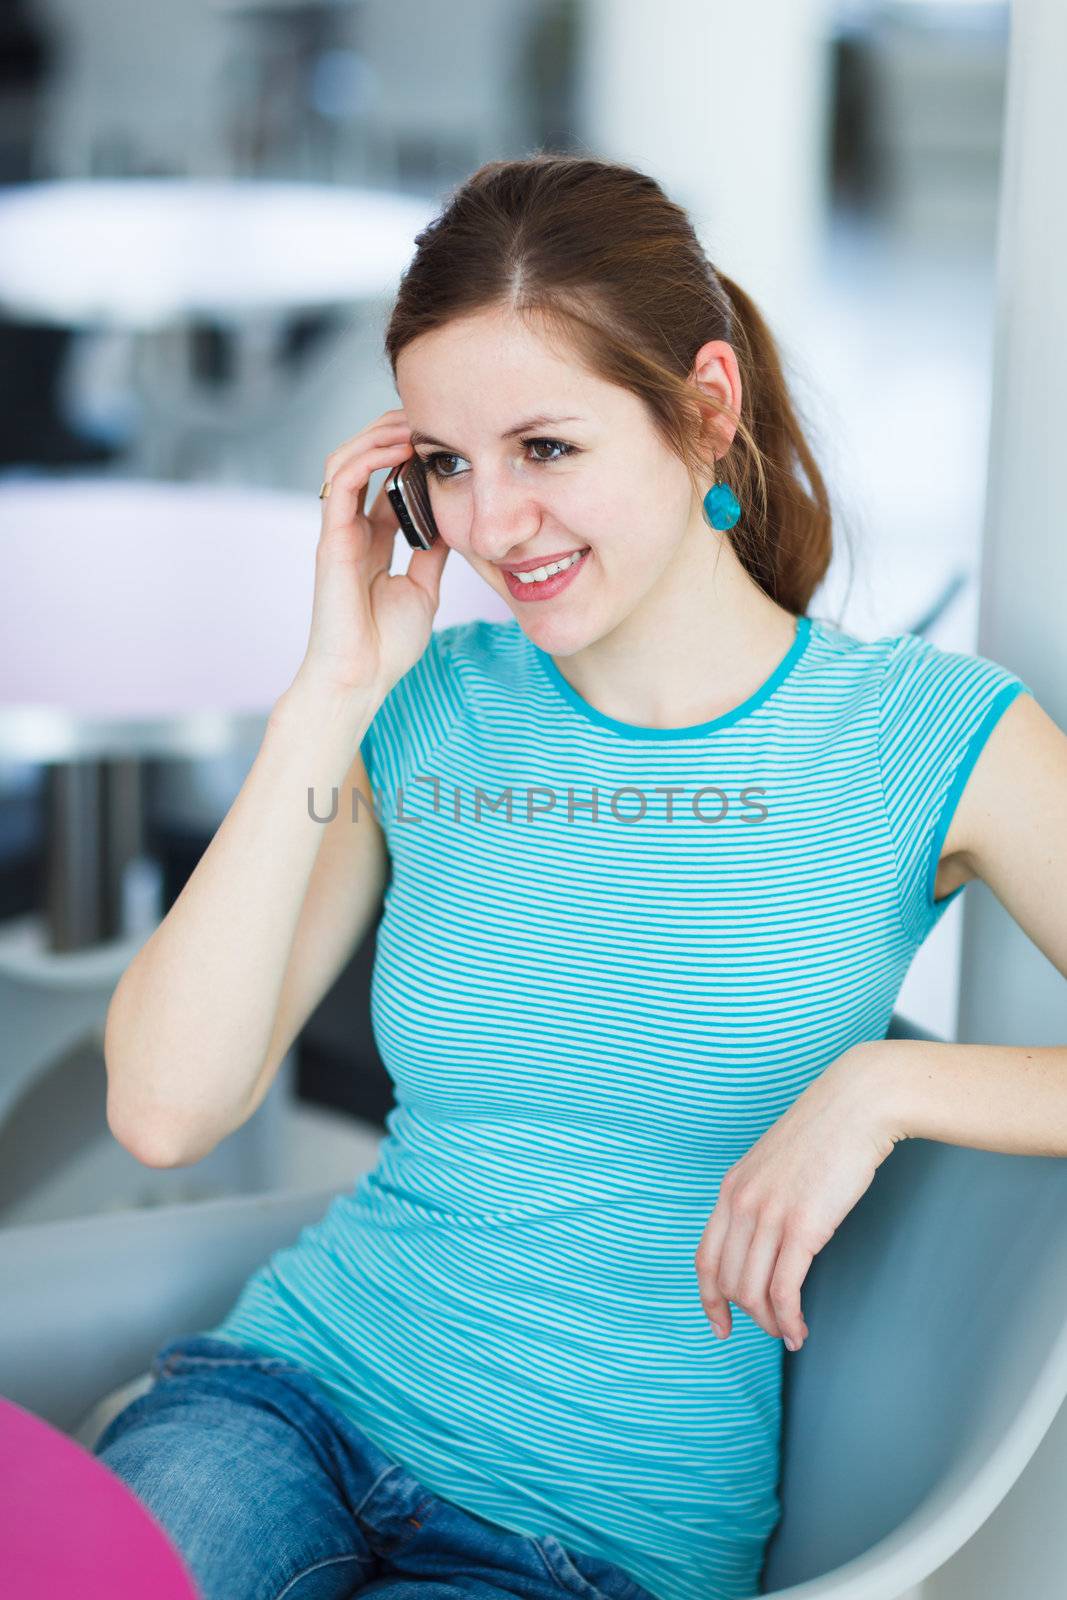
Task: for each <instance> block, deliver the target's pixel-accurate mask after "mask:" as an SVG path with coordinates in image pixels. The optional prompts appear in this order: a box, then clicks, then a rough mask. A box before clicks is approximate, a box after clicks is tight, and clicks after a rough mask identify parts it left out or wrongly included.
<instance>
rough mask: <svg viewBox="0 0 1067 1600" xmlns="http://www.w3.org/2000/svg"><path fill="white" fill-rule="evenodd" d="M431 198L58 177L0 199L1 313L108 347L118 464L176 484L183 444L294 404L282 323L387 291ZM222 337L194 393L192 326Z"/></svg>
mask: <svg viewBox="0 0 1067 1600" xmlns="http://www.w3.org/2000/svg"><path fill="white" fill-rule="evenodd" d="M435 210H436V204H435V202H433V201H432V200H430V199H425V198H421V197H415V196H411V195H406V194H399V193H392V192H388V191H383V190H377V189H369V188H356V187H342V186H338V185H329V184H312V183H287V182H274V181H268V180H260V179H195V178H114V179H110V178H109V179H97V178H94V179H62V180H55V181H49V182H41V183H27V184H12V185H8V186H6V187H2V188H0V315H3V316H6V317H8V318H9V319H11V320H15V321H18V320H22V321H37V322H47V323H51V324H53V325H58V326H62V327H67V328H71V329H74V330H77V331H79V332H81V333H82V334H83V335H85V336H86V337H94V338H100V337H101V336H105V337H106V336H111V337H113V338H118V339H119V340H120V341H121V343H122V345H123V348H124V350H125V351H126V364H127V366H128V372H129V381H130V386H131V389H132V391H133V393H134V394H135V395H136V396H137V401H138V405H139V408H140V410H141V419H140V423H139V427H138V431H137V433H136V434H135V435H134V438H133V441H132V446H131V454H130V456H129V457H128V460H127V465H128V466H129V467H130V468H131V470H134V471H140V472H151V473H159V474H161V475H167V474H170V475H175V476H181V475H183V469H184V468H186V467H187V466H188V462H189V456H190V450H191V448H192V443H193V441H194V440H196V439H197V438H199V439H200V440H201V441H204V440H206V441H208V444H209V446H210V443H211V442H212V441H213V440H214V441H215V442H216V443H217V442H218V441H220V440H223V439H224V438H225V437H226V436H227V435H234V434H242V435H247V433H248V431H249V430H250V429H251V428H254V426H255V424H256V422H257V421H258V420H261V419H266V418H268V417H271V416H276V415H277V413H278V411H279V409H280V408H282V407H284V406H285V405H286V404H292V403H293V400H294V394H293V391H294V388H295V385H294V381H293V374H292V371H291V370H289V369H288V368H287V366H286V362H285V360H284V355H283V341H284V339H285V337H286V335H287V334H288V331H289V328H290V326H291V324H292V322H293V319H294V318H297V317H302V316H308V315H313V314H315V313H322V312H335V313H338V314H342V313H346V312H347V313H351V314H357V313H358V312H359V310H360V309H361V308H363V307H365V306H366V305H367V304H368V303H374V302H376V301H378V300H380V299H381V298H382V297H384V296H387V295H390V294H391V293H393V292H394V291H395V289H396V286H397V283H398V280H399V277H400V274H401V272H402V271H403V269H404V267H406V266H407V264H408V262H409V261H410V259H411V256H412V254H413V252H414V241H415V235H416V234H417V233H418V231H419V230H420V228H422V227H424V226H425V224H426V223H427V222H428V221H429V220H430V219H431V217H432V216H433V214H434V212H435ZM205 325H206V326H207V327H209V328H210V329H214V330H216V331H217V332H218V333H219V335H220V336H221V337H223V338H224V339H225V340H227V341H228V352H227V360H226V362H225V368H226V372H227V376H226V379H225V381H224V382H221V383H220V382H217V381H215V380H212V381H209V382H204V381H203V380H202V375H201V374H200V372H199V370H198V366H197V362H196V359H195V352H194V337H195V334H196V332H197V329H198V327H199V328H203V327H204V326H205Z"/></svg>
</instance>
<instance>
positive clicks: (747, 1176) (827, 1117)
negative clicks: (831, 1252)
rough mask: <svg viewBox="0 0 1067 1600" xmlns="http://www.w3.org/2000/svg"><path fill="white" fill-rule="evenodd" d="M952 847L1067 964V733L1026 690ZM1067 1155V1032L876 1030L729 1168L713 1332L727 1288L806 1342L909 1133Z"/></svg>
mask: <svg viewBox="0 0 1067 1600" xmlns="http://www.w3.org/2000/svg"><path fill="white" fill-rule="evenodd" d="M951 837H952V840H953V855H954V856H957V857H959V858H960V859H961V860H962V862H963V863H964V864H965V865H966V867H967V868H968V869H969V872H970V874H971V875H973V876H975V877H979V878H981V879H982V880H983V882H984V883H986V884H988V886H989V887H990V889H992V891H993V893H994V894H995V895H996V897H997V899H998V900H999V901H1000V902H1001V904H1002V905H1003V906H1004V907H1005V908H1006V910H1008V911H1009V912H1010V913H1011V915H1012V916H1013V917H1014V918H1015V920H1016V922H1017V923H1018V924H1019V926H1020V927H1021V928H1022V930H1023V932H1024V933H1026V934H1027V935H1028V936H1029V937H1030V939H1031V940H1032V941H1033V943H1034V944H1035V945H1036V946H1037V947H1038V949H1039V950H1041V951H1042V953H1043V954H1044V955H1046V956H1047V957H1048V959H1049V960H1050V961H1051V962H1052V963H1053V965H1054V966H1055V967H1056V968H1057V969H1058V971H1059V972H1061V973H1062V974H1063V976H1064V977H1065V978H1067V735H1065V734H1064V733H1063V731H1062V730H1061V729H1060V728H1059V727H1058V726H1057V724H1056V723H1055V722H1054V721H1053V720H1052V718H1051V717H1049V716H1048V715H1047V713H1046V712H1045V711H1043V710H1042V708H1041V706H1040V705H1038V703H1037V701H1036V700H1035V699H1034V697H1033V696H1032V695H1030V694H1020V695H1018V696H1017V697H1016V699H1015V700H1013V702H1012V703H1011V705H1010V706H1009V707H1008V709H1007V710H1006V711H1005V712H1004V714H1003V716H1002V717H1001V718H1000V720H999V722H998V723H997V725H996V727H995V728H994V729H993V732H992V733H991V734H990V736H989V738H988V740H987V741H986V744H985V746H984V747H983V750H982V753H981V755H980V757H979V759H978V761H977V762H976V763H975V766H974V769H973V771H972V772H971V775H970V777H969V778H968V781H967V784H966V786H965V788H964V791H963V794H962V795H961V797H960V800H959V804H958V805H957V808H956V813H955V816H954V817H953V822H952V828H951ZM907 1138H918V1139H938V1140H940V1141H942V1142H943V1143H946V1144H960V1145H970V1146H972V1147H973V1148H975V1149H980V1150H1003V1151H1006V1152H1009V1153H1012V1154H1016V1155H1046V1156H1067V1043H1065V1044H1063V1045H1051V1046H1036V1045H1035V1046H1030V1045H971V1044H947V1043H940V1042H929V1041H926V1040H921V1039H875V1040H869V1041H866V1042H864V1043H861V1044H859V1045H856V1046H854V1047H853V1048H852V1049H851V1050H848V1051H846V1052H845V1054H844V1055H842V1056H839V1057H838V1059H837V1060H836V1061H834V1062H832V1063H831V1064H830V1066H829V1067H828V1068H827V1069H826V1070H825V1071H824V1072H822V1073H820V1075H819V1077H818V1078H816V1079H815V1080H814V1081H813V1082H812V1083H811V1084H809V1086H808V1088H807V1089H805V1090H804V1092H803V1094H801V1095H799V1096H798V1098H797V1100H796V1101H795V1102H794V1104H793V1105H792V1106H791V1107H790V1108H789V1110H788V1111H787V1112H786V1113H785V1115H784V1116H782V1117H780V1118H779V1119H778V1120H777V1122H775V1123H774V1124H773V1125H772V1126H771V1127H770V1128H768V1130H767V1132H766V1133H765V1134H763V1136H762V1137H761V1138H760V1139H758V1140H757V1141H756V1143H755V1144H754V1145H753V1146H752V1147H751V1149H750V1150H748V1151H746V1153H745V1155H744V1156H743V1157H742V1158H741V1160H740V1161H738V1162H736V1163H735V1165H734V1166H733V1167H731V1168H730V1170H729V1172H727V1173H726V1175H725V1176H724V1178H723V1181H722V1184H721V1186H720V1190H719V1198H718V1200H717V1202H716V1205H715V1209H714V1211H713V1212H712V1214H711V1217H710V1219H709V1221H708V1224H707V1227H706V1228H705V1229H704V1233H703V1235H702V1237H701V1241H700V1245H699V1247H698V1249H697V1252H696V1258H695V1260H696V1268H697V1278H698V1283H699V1286H700V1299H701V1302H702V1304H703V1306H704V1310H705V1311H706V1313H707V1315H708V1318H709V1320H710V1321H711V1323H712V1326H713V1327H714V1328H715V1330H716V1332H717V1333H719V1335H720V1337H722V1338H726V1337H727V1336H728V1334H729V1332H730V1326H731V1320H730V1306H729V1302H730V1301H731V1300H733V1301H735V1302H736V1303H737V1304H738V1305H740V1306H742V1307H743V1308H744V1309H745V1310H746V1311H747V1312H748V1313H749V1314H750V1315H751V1316H752V1317H753V1318H754V1319H755V1320H756V1321H757V1322H758V1323H759V1324H760V1326H761V1327H763V1328H765V1329H766V1331H767V1332H768V1333H771V1334H773V1335H774V1336H775V1337H779V1336H781V1337H783V1338H784V1339H785V1342H786V1346H787V1348H789V1349H794V1348H796V1349H799V1347H800V1345H801V1344H802V1343H803V1341H804V1339H805V1338H806V1337H807V1332H808V1329H807V1325H806V1323H805V1322H804V1318H803V1315H802V1312H801V1307H800V1289H801V1285H802V1283H803V1280H804V1277H805V1276H806V1274H807V1271H808V1268H809V1266H810V1265H811V1262H812V1260H813V1259H814V1257H815V1255H816V1254H817V1253H818V1251H819V1250H821V1249H822V1248H823V1247H824V1246H825V1245H826V1244H827V1242H828V1241H829V1239H830V1238H831V1236H832V1235H833V1233H834V1231H835V1230H836V1229H837V1227H838V1226H839V1224H840V1223H841V1222H842V1221H843V1219H844V1218H845V1217H846V1216H847V1215H848V1213H849V1212H850V1211H851V1210H852V1208H853V1206H854V1205H855V1204H856V1203H857V1201H858V1200H859V1199H860V1197H861V1195H863V1194H864V1193H865V1192H866V1190H867V1189H868V1188H869V1187H870V1184H871V1181H872V1180H873V1178H874V1174H875V1172H876V1170H877V1168H878V1167H879V1166H880V1165H881V1163H882V1162H883V1161H884V1160H885V1158H886V1157H887V1156H888V1155H889V1154H891V1152H892V1150H893V1146H894V1145H895V1144H896V1143H897V1141H898V1140H900V1139H907Z"/></svg>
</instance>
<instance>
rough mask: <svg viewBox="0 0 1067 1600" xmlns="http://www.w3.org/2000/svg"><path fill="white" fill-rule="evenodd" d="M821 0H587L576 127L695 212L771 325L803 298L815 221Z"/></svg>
mask: <svg viewBox="0 0 1067 1600" xmlns="http://www.w3.org/2000/svg"><path fill="white" fill-rule="evenodd" d="M829 18H830V7H829V4H828V3H827V0H759V4H758V5H746V4H743V3H739V0H652V3H650V0H586V5H585V9H584V21H583V44H582V50H581V65H580V75H581V88H582V92H581V94H580V96H579V106H580V116H581V118H582V125H581V129H580V132H581V137H582V138H583V139H584V141H585V144H586V146H587V147H588V148H589V151H590V153H591V154H593V155H597V156H604V157H607V158H608V159H610V160H614V161H624V162H628V163H629V164H630V165H633V166H636V167H639V168H641V169H642V170H643V171H646V172H648V173H649V174H650V175H651V176H652V177H654V178H656V179H657V181H658V182H659V183H661V184H662V185H663V187H664V188H665V189H666V191H667V193H668V194H669V195H670V196H671V198H672V199H674V200H677V201H678V202H679V203H680V204H681V205H683V206H685V207H686V209H687V210H688V211H689V212H690V215H691V216H692V218H693V222H694V225H695V227H696V229H697V233H698V235H699V236H700V240H701V243H702V244H703V246H704V248H705V250H706V251H707V253H708V255H709V257H710V259H711V260H712V262H713V263H714V264H715V265H716V266H718V267H721V268H722V269H723V271H724V272H726V273H727V274H728V275H729V276H730V277H732V278H736V279H737V281H738V282H739V283H741V284H742V285H743V286H744V288H746V289H747V290H750V291H751V293H752V294H753V296H754V297H755V299H756V302H757V304H759V305H760V307H761V309H763V310H764V311H765V312H766V313H767V315H768V316H769V317H771V318H772V319H773V320H774V322H775V323H778V322H783V323H784V324H785V325H787V326H788V325H790V324H792V322H793V318H794V316H799V313H800V311H801V309H802V307H803V303H804V298H805V290H806V287H807V283H806V280H807V279H808V278H809V276H810V274H811V273H812V271H813V269H814V265H815V252H816V248H817V245H818V238H819V232H820V229H821V227H822V224H823V211H824V204H825V197H824V185H825V182H826V176H825V175H826V168H827V161H826V153H825V152H826V140H827V116H828V109H829V74H828V67H829V60H830V20H829Z"/></svg>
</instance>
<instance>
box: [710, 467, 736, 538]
mask: <svg viewBox="0 0 1067 1600" xmlns="http://www.w3.org/2000/svg"><path fill="white" fill-rule="evenodd" d="M713 470H714V469H713ZM704 515H705V516H706V517H707V519H708V521H709V522H710V523H711V526H712V527H713V528H718V529H719V530H720V532H725V531H726V529H727V528H732V527H733V525H734V523H735V522H736V521H737V519H738V517H739V516H740V515H741V502H740V500H739V499H738V498H737V496H736V495H735V494H734V491H733V490H732V489H731V488H730V485H729V484H728V483H713V484H712V486H711V488H710V489H709V490H708V492H707V494H706V495H705V496H704Z"/></svg>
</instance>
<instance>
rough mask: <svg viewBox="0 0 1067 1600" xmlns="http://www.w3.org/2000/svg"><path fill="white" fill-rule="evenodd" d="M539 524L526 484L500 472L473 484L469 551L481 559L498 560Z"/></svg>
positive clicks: (536, 508) (535, 504)
mask: <svg viewBox="0 0 1067 1600" xmlns="http://www.w3.org/2000/svg"><path fill="white" fill-rule="evenodd" d="M540 525H541V513H540V510H539V508H538V506H537V503H536V501H535V500H534V499H533V497H532V496H531V494H530V489H529V485H528V484H522V483H515V482H508V481H507V478H506V477H505V475H503V474H500V475H499V476H497V477H495V478H493V479H487V478H483V481H482V483H481V484H475V485H474V486H473V490H472V493H471V520H470V529H469V533H468V539H469V543H470V548H471V551H472V552H473V554H474V555H476V556H479V557H480V558H481V559H482V560H483V561H502V560H503V559H504V557H505V556H506V555H507V554H508V552H509V551H511V550H514V549H515V548H516V546H521V545H522V544H524V543H525V542H526V540H527V539H528V538H530V537H531V536H532V535H534V534H536V533H537V530H538V528H539V527H540Z"/></svg>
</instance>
